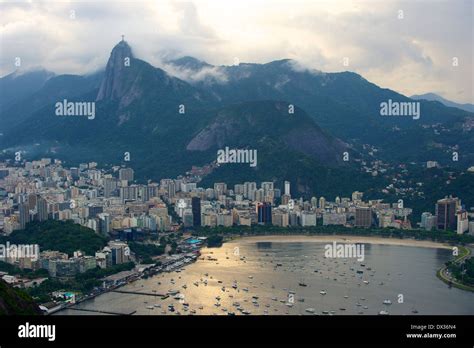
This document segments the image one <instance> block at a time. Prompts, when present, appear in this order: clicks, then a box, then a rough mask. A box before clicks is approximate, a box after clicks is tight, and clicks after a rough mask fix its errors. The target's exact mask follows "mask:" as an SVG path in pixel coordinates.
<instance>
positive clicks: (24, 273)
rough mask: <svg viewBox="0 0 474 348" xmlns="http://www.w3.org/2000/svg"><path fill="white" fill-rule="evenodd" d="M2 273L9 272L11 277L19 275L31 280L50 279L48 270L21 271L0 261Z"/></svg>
mask: <svg viewBox="0 0 474 348" xmlns="http://www.w3.org/2000/svg"><path fill="white" fill-rule="evenodd" d="M0 272H7V273H8V274H10V275H17V276H20V277H24V278H29V279H35V278H39V277H48V270H46V269H38V270H36V271H33V270H31V269H26V268H25V269H21V268H19V267H17V266H15V265H12V264H10V263H7V262H3V261H0Z"/></svg>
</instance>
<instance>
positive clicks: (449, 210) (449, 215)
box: [436, 198, 457, 231]
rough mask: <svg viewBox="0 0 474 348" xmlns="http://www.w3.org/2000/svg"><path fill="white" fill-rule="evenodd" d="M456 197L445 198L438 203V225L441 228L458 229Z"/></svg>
mask: <svg viewBox="0 0 474 348" xmlns="http://www.w3.org/2000/svg"><path fill="white" fill-rule="evenodd" d="M456 206H457V199H456V198H443V199H440V200H438V202H437V203H436V217H437V223H436V224H437V227H438V229H439V230H452V231H455V230H456V220H457V219H456V209H457V208H456Z"/></svg>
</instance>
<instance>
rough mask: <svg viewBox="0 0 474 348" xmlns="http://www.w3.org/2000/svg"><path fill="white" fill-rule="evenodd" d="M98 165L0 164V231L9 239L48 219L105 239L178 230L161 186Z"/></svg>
mask: <svg viewBox="0 0 474 348" xmlns="http://www.w3.org/2000/svg"><path fill="white" fill-rule="evenodd" d="M96 167H97V164H96V163H85V164H81V165H80V166H79V167H77V168H70V169H66V168H64V167H62V165H61V162H60V161H58V160H55V161H52V160H51V159H48V158H46V159H41V160H39V161H32V162H25V163H24V166H21V167H20V166H10V167H8V166H6V165H5V164H4V165H3V167H2V165H1V164H0V232H3V233H4V234H6V235H8V234H10V233H12V232H13V231H15V230H19V229H24V228H25V226H26V224H27V223H28V222H30V221H45V220H48V219H54V220H73V221H74V222H75V223H77V224H81V225H83V226H87V227H89V228H91V229H93V230H94V231H96V232H97V233H99V234H102V235H104V236H108V235H109V234H110V233H113V231H120V230H123V229H130V228H142V229H146V230H149V231H172V230H173V229H175V228H176V226H172V224H171V217H170V216H169V214H168V208H167V207H166V205H165V203H164V202H163V201H162V200H161V199H160V198H159V197H160V195H162V194H164V192H162V191H160V188H159V185H158V184H153V183H151V184H148V185H136V184H134V183H133V181H134V172H133V169H131V168H120V167H114V168H112V170H111V171H110V172H105V171H103V170H99V169H97V168H96Z"/></svg>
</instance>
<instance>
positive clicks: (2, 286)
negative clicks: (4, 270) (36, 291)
mask: <svg viewBox="0 0 474 348" xmlns="http://www.w3.org/2000/svg"><path fill="white" fill-rule="evenodd" d="M40 313H41V311H40V309H39V308H38V305H37V304H35V302H34V301H33V299H32V298H31V296H30V295H28V294H27V293H25V292H24V291H22V290H20V289H16V288H13V287H11V286H10V285H8V284H7V283H5V282H4V281H3V280H1V279H0V315H36V314H40Z"/></svg>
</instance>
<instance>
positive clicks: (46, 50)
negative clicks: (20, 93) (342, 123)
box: [0, 0, 474, 102]
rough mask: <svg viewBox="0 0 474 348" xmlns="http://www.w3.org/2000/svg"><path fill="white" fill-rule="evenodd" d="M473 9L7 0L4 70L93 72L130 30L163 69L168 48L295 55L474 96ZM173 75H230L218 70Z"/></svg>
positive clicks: (258, 59)
mask: <svg viewBox="0 0 474 348" xmlns="http://www.w3.org/2000/svg"><path fill="white" fill-rule="evenodd" d="M473 6H474V3H473V2H472V1H470V0H453V1H448V0H439V1H423V0H418V1H403V0H387V1H384V2H383V3H380V2H379V1H375V0H361V1H357V2H354V1H349V0H331V1H329V0H318V1H313V0H252V1H250V0H239V1H219V0H195V1H186V2H184V1H142V2H122V1H120V2H115V1H100V2H99V1H98V2H93V1H80V2H46V1H31V2H23V3H13V2H2V3H0V12H1V13H2V16H0V52H1V54H0V75H2V76H3V75H5V74H7V73H10V72H12V71H13V70H15V66H14V64H13V63H14V59H15V57H21V58H22V64H23V65H22V67H21V68H22V69H26V68H28V67H32V66H43V67H45V68H46V69H48V70H52V71H54V72H57V73H77V74H84V73H88V72H92V71H95V70H98V69H100V68H102V67H103V66H105V64H106V61H107V59H108V57H109V55H110V50H111V49H112V47H113V46H114V45H115V44H116V43H117V42H118V41H119V40H120V38H121V37H120V35H122V34H124V35H125V36H126V40H127V41H128V42H129V43H130V45H131V46H132V47H133V50H134V53H135V55H136V56H137V57H139V58H141V59H143V60H146V61H149V62H150V63H151V64H154V65H157V66H158V65H159V64H162V58H163V56H165V55H170V54H171V55H175V56H185V55H189V56H194V57H196V58H199V59H201V60H204V61H207V62H209V63H211V64H213V65H231V64H233V62H234V59H235V58H238V59H239V61H240V62H255V63H265V62H269V61H272V60H277V59H284V58H291V59H294V60H296V61H298V63H299V65H300V66H301V67H305V68H307V69H311V70H312V69H316V70H320V71H325V72H335V71H344V70H351V71H354V72H357V73H358V74H360V75H362V76H364V77H365V78H366V79H368V80H369V81H372V82H374V83H376V84H378V85H380V86H382V87H387V88H392V89H394V90H397V91H399V92H401V93H403V94H407V95H411V94H423V93H426V92H430V91H437V92H438V93H440V94H441V95H442V96H444V97H445V98H448V99H452V100H455V101H459V102H473V99H474V97H473V85H472V81H471V78H472V75H473V71H472V69H473V67H472V64H473V51H472V47H473V46H474V45H473V31H472V23H473V20H474V19H473ZM71 11H74V12H71ZM400 11H403V12H402V13H403V18H399V14H400ZM71 13H74V18H72V17H71ZM345 57H346V58H348V61H349V65H348V66H345V65H343V59H344V58H345ZM453 57H457V58H458V61H459V65H458V66H457V67H454V66H453V65H452V60H453ZM171 73H173V72H171ZM174 73H176V74H181V76H183V78H185V77H186V78H189V79H206V78H216V79H218V80H219V79H221V81H224V80H225V77H224V76H220V75H219V74H220V72H219V69H212V68H207V69H204V70H203V71H201V72H199V74H196V73H195V72H193V71H184V70H183V71H174ZM178 76H179V75H178ZM223 79H224V80H223Z"/></svg>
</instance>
